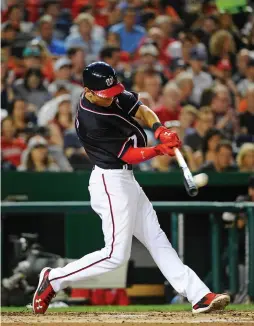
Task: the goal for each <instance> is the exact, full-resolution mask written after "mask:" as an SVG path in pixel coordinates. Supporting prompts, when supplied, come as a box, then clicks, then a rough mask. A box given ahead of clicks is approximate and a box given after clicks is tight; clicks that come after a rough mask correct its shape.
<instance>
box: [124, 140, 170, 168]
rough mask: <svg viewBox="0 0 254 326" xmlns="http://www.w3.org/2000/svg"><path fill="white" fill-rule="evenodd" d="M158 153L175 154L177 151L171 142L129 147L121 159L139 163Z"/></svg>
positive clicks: (129, 162)
mask: <svg viewBox="0 0 254 326" xmlns="http://www.w3.org/2000/svg"><path fill="white" fill-rule="evenodd" d="M157 155H170V156H175V151H174V148H173V147H171V144H170V143H168V144H159V145H156V146H154V147H129V148H128V150H127V151H126V152H125V154H124V155H123V156H122V157H121V159H122V160H123V161H124V162H126V163H128V164H138V163H141V162H144V161H147V160H150V159H151V158H153V157H155V156H157Z"/></svg>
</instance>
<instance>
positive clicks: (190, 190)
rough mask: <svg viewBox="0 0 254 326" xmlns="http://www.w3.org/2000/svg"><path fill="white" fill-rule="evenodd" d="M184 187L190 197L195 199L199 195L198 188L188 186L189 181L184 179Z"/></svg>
mask: <svg viewBox="0 0 254 326" xmlns="http://www.w3.org/2000/svg"><path fill="white" fill-rule="evenodd" d="M183 182H184V186H185V189H186V191H187V193H188V195H189V196H191V197H195V196H197V194H198V188H197V186H196V185H195V184H192V185H188V183H187V181H186V180H185V179H184V180H183Z"/></svg>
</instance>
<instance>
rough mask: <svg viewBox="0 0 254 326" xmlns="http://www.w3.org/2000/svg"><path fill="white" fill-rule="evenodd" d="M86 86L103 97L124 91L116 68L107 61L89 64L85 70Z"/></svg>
mask: <svg viewBox="0 0 254 326" xmlns="http://www.w3.org/2000/svg"><path fill="white" fill-rule="evenodd" d="M83 83H84V87H87V88H88V89H90V90H92V91H93V92H94V93H95V94H97V95H98V96H101V97H105V98H108V97H114V96H116V95H118V94H120V93H122V92H123V91H124V86H123V85H122V84H121V83H120V82H119V81H118V79H117V76H116V72H115V70H114V69H113V68H112V67H111V66H110V65H108V64H107V63H105V62H102V61H98V62H94V63H91V64H89V65H88V66H86V68H85V69H84V71H83Z"/></svg>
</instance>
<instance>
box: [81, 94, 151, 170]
mask: <svg viewBox="0 0 254 326" xmlns="http://www.w3.org/2000/svg"><path fill="white" fill-rule="evenodd" d="M141 104H142V102H140V101H139V100H138V96H137V94H136V93H134V92H127V91H124V92H123V93H121V94H119V95H117V96H116V97H115V99H114V101H113V102H112V104H111V105H110V106H109V107H101V106H98V105H96V104H93V103H91V102H89V101H88V100H87V99H86V98H85V96H84V94H83V95H82V96H81V98H80V103H79V107H78V111H77V116H76V121H75V126H76V131H77V134H78V137H79V139H80V141H81V143H82V145H83V146H84V148H85V150H86V152H87V154H88V156H89V158H90V160H91V162H92V163H93V164H94V165H97V166H99V167H101V168H103V169H118V168H122V167H123V165H125V164H126V163H125V162H124V161H122V160H121V157H122V156H123V155H124V153H125V152H126V151H127V149H128V148H129V147H130V146H133V147H145V146H146V144H147V137H146V134H145V132H144V130H143V128H142V127H141V126H140V125H139V124H138V122H137V121H136V120H135V119H133V117H134V116H135V114H136V112H137V110H138V108H139V106H140V105H141Z"/></svg>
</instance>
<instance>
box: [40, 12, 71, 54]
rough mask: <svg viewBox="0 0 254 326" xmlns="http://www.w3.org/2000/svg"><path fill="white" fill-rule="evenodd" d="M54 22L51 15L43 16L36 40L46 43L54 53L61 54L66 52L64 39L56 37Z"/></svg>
mask: <svg viewBox="0 0 254 326" xmlns="http://www.w3.org/2000/svg"><path fill="white" fill-rule="evenodd" d="M53 34H54V23H53V19H52V17H51V16H50V15H45V16H42V17H41V18H40V20H39V22H38V36H37V37H36V40H39V41H40V40H42V41H44V42H45V43H46V45H47V47H48V50H49V52H50V53H51V54H52V55H55V56H59V55H63V54H65V53H66V50H65V46H64V43H63V41H61V40H59V39H57V38H56V37H54V35H53Z"/></svg>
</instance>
